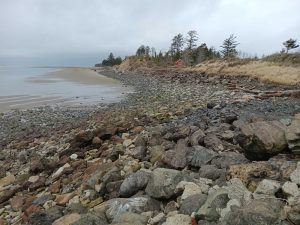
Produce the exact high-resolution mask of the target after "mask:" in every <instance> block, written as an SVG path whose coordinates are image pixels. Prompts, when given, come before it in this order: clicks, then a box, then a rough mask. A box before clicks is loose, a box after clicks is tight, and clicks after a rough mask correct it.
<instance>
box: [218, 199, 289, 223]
mask: <svg viewBox="0 0 300 225" xmlns="http://www.w3.org/2000/svg"><path fill="white" fill-rule="evenodd" d="M282 208H283V203H282V202H281V201H280V200H279V199H275V198H274V199H273V198H266V199H254V200H252V201H251V202H250V203H249V204H247V205H245V206H242V207H240V208H238V207H232V208H231V212H229V213H228V214H227V215H226V216H225V218H224V219H223V223H222V225H241V224H245V225H246V224H247V225H258V224H259V225H280V224H282V223H281V218H280V216H281V211H282Z"/></svg>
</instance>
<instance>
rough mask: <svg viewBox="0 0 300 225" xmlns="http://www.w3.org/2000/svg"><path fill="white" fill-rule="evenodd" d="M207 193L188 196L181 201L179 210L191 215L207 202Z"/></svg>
mask: <svg viewBox="0 0 300 225" xmlns="http://www.w3.org/2000/svg"><path fill="white" fill-rule="evenodd" d="M206 199H207V195H206V194H195V195H191V196H189V197H187V198H186V199H184V200H183V201H182V202H181V206H180V209H179V212H180V213H181V214H185V215H191V214H192V213H193V212H197V211H198V210H199V208H200V207H201V206H202V205H203V204H204V203H205V202H206Z"/></svg>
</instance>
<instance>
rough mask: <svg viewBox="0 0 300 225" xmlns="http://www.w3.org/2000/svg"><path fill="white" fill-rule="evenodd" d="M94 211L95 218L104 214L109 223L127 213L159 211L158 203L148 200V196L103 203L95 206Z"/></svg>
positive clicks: (117, 199)
mask: <svg viewBox="0 0 300 225" xmlns="http://www.w3.org/2000/svg"><path fill="white" fill-rule="evenodd" d="M94 209H95V214H96V215H97V216H99V217H100V216H101V217H102V215H103V213H105V216H106V218H107V219H108V220H109V221H111V220H112V219H113V218H116V217H117V216H119V215H121V214H123V213H127V212H132V213H142V212H147V211H155V210H159V209H160V202H159V201H157V200H154V199H152V198H149V197H148V196H145V197H144V196H142V197H135V198H116V199H111V200H109V201H107V202H104V203H102V204H101V205H98V206H96V207H95V208H94Z"/></svg>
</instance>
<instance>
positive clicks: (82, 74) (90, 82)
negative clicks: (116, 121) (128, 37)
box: [0, 68, 131, 112]
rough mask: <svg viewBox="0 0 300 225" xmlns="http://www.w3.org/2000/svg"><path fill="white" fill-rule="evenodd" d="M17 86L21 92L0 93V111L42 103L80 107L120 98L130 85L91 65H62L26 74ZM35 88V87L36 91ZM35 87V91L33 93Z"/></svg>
mask: <svg viewBox="0 0 300 225" xmlns="http://www.w3.org/2000/svg"><path fill="white" fill-rule="evenodd" d="M24 80H25V82H26V85H24V87H23V86H21V87H20V86H19V87H18V90H20V89H21V90H22V89H23V93H24V94H17V93H16V94H15V95H5V96H1V95H0V112H7V111H9V110H11V109H30V108H33V107H37V106H44V105H62V106H79V105H84V104H91V103H92V104H94V103H100V102H101V103H111V102H116V101H120V99H122V96H124V94H125V93H127V92H130V91H131V90H130V89H129V88H126V87H123V86H122V84H121V82H120V81H118V80H114V79H111V78H108V77H105V76H103V75H100V74H99V73H98V72H97V71H95V70H93V69H90V68H63V69H57V70H55V71H53V72H49V73H46V74H43V75H36V76H29V77H27V78H25V79H24ZM35 89H36V90H35ZM33 90H35V92H33Z"/></svg>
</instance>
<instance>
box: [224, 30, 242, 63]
mask: <svg viewBox="0 0 300 225" xmlns="http://www.w3.org/2000/svg"><path fill="white" fill-rule="evenodd" d="M235 39H236V36H234V34H231V35H230V37H229V38H227V39H225V40H224V42H223V45H222V46H221V48H223V50H221V53H222V54H223V57H224V58H233V57H236V56H237V54H238V52H237V50H236V47H237V46H238V45H239V43H237V41H236V40H235Z"/></svg>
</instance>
